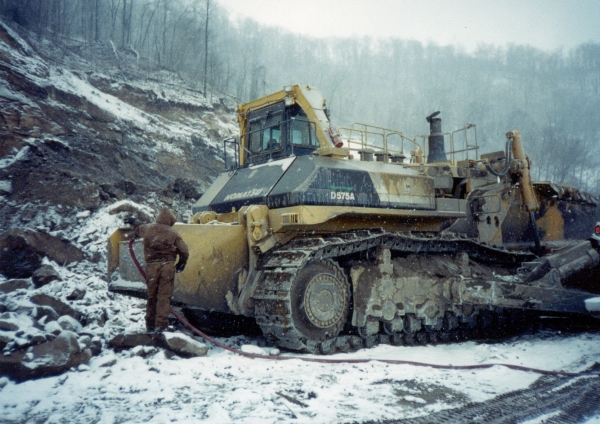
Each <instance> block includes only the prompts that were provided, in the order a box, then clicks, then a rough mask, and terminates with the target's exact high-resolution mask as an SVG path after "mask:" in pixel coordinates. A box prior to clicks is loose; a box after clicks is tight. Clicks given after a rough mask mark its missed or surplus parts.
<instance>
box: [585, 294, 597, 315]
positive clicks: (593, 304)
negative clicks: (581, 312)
mask: <svg viewBox="0 0 600 424" xmlns="http://www.w3.org/2000/svg"><path fill="white" fill-rule="evenodd" d="M585 309H587V310H588V311H590V312H600V297H593V298H591V299H586V300H585Z"/></svg>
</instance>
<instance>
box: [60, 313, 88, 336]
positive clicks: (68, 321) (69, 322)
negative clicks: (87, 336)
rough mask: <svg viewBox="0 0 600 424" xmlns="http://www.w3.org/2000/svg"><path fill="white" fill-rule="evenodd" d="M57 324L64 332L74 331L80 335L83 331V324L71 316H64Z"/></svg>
mask: <svg viewBox="0 0 600 424" xmlns="http://www.w3.org/2000/svg"><path fill="white" fill-rule="evenodd" d="M57 322H58V324H59V325H60V326H61V328H62V329H63V330H67V331H72V332H74V333H79V332H80V331H81V330H82V329H83V327H82V326H81V324H79V322H78V321H77V320H76V319H75V318H73V317H71V316H69V315H63V316H62V317H60V318H59V319H58V321H57Z"/></svg>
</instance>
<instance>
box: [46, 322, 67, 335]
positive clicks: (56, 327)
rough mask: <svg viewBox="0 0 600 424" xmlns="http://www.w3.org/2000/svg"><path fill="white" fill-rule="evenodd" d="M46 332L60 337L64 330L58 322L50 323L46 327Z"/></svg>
mask: <svg viewBox="0 0 600 424" xmlns="http://www.w3.org/2000/svg"><path fill="white" fill-rule="evenodd" d="M44 331H45V332H46V333H49V334H54V335H58V334H60V333H62V331H63V328H62V327H61V326H60V324H59V323H58V322H56V321H50V322H48V323H46V325H44Z"/></svg>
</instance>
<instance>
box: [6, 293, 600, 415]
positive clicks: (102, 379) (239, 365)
mask: <svg viewBox="0 0 600 424" xmlns="http://www.w3.org/2000/svg"><path fill="white" fill-rule="evenodd" d="M132 308H133V309H138V310H140V309H141V303H138V304H136V305H132ZM222 341H223V339H222ZM225 341H226V342H228V343H230V344H240V343H252V340H250V339H245V338H241V337H236V338H232V339H229V340H225ZM254 349H255V350H257V349H259V348H258V347H255V348H254ZM147 350H148V353H147V356H146V357H142V356H133V357H131V354H130V352H129V351H124V352H121V353H119V354H115V353H114V352H112V351H111V350H108V349H106V350H105V351H104V352H103V354H102V355H101V356H99V357H96V358H94V359H92V361H91V362H90V364H89V366H81V367H80V369H79V370H72V371H70V372H68V373H66V374H64V375H62V376H58V377H51V378H44V379H40V380H35V381H28V382H24V383H21V384H15V383H12V382H9V383H8V384H7V385H6V386H5V387H4V388H3V389H1V391H0V410H1V411H2V416H1V417H0V422H47V423H53V422H57V423H58V422H65V421H64V420H65V418H66V417H68V421H69V422H81V423H91V422H101V423H113V422H136V423H137V422H151V423H170V422H206V423H230V422H231V423H233V422H235V423H257V422H261V423H274V422H292V421H293V422H297V423H337V422H361V421H366V420H377V419H392V418H405V417H411V416H417V415H423V414H427V413H431V412H434V411H438V410H441V409H446V408H453V407H457V406H460V405H464V404H465V403H468V402H471V401H475V402H482V401H485V400H488V399H491V398H493V397H495V396H497V395H499V394H502V393H506V392H509V391H513V390H517V389H523V388H526V387H528V386H529V385H531V384H532V383H533V382H535V381H536V380H537V379H538V377H539V375H537V374H534V373H528V372H520V371H512V370H509V369H506V368H504V367H501V366H497V367H493V368H490V369H485V370H478V371H450V370H434V369H432V368H423V367H414V366H406V365H386V364H382V363H379V362H376V361H373V362H370V363H367V364H360V365H349V364H340V365H329V364H313V363H306V362H301V361H267V360H261V359H247V358H243V357H239V356H236V355H234V354H232V353H229V352H227V351H224V350H223V349H220V348H211V349H209V353H208V356H207V357H202V358H193V359H180V358H177V357H173V358H171V359H167V357H166V356H165V353H164V351H156V350H155V349H153V348H150V349H147ZM332 358H336V359H342V358H388V359H406V360H413V361H428V362H432V363H436V364H454V365H466V364H481V363H491V362H505V363H511V364H519V365H526V366H533V367H539V368H545V369H552V370H559V369H560V370H569V371H578V370H582V369H584V368H586V367H588V366H590V365H591V364H593V363H594V362H596V361H598V360H599V359H600V334H581V335H576V336H567V337H564V336H561V335H558V334H540V335H536V336H529V337H521V338H517V339H513V340H510V341H505V342H502V343H494V344H488V343H474V342H467V343H457V344H451V345H445V346H436V347H434V346H422V347H392V346H379V347H376V348H373V349H368V350H362V351H360V352H356V353H353V354H339V355H334V356H333V357H332ZM113 362H114V365H112V366H106V365H107V364H111V363H113ZM285 396H288V397H289V398H292V399H294V400H297V401H298V403H294V402H292V401H290V400H288V399H286V398H285ZM294 417H296V418H294ZM589 422H600V416H598V417H596V418H595V419H592V420H590V421H589Z"/></svg>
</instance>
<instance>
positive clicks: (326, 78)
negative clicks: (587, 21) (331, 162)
mask: <svg viewBox="0 0 600 424" xmlns="http://www.w3.org/2000/svg"><path fill="white" fill-rule="evenodd" d="M209 1H210V2H209ZM0 13H1V14H2V15H3V16H4V17H5V19H7V20H8V21H11V22H14V23H18V24H20V25H23V26H26V27H28V28H29V29H32V30H34V31H35V32H37V33H39V34H43V35H44V36H49V37H51V38H53V39H55V40H57V41H58V40H60V41H61V42H67V44H68V45H69V48H72V49H77V51H78V52H79V54H82V55H83V56H84V57H86V58H87V60H88V61H89V64H90V68H91V69H92V70H94V69H97V68H99V67H100V65H101V64H100V63H99V59H98V58H97V57H95V56H94V46H95V45H97V44H98V43H103V44H105V45H112V46H113V51H114V65H113V66H114V68H115V69H120V68H121V67H122V68H123V72H125V67H124V66H123V64H124V63H125V62H127V64H128V65H129V66H128V67H127V69H131V68H132V67H133V69H135V70H136V72H137V73H138V74H139V76H140V77H141V78H144V77H145V76H146V77H147V76H148V75H149V74H150V72H149V71H151V70H152V71H155V70H159V69H166V70H170V71H173V72H177V73H178V74H179V75H180V76H181V77H182V78H184V79H185V80H186V81H188V82H189V83H190V84H192V85H193V86H195V88H197V89H198V90H201V91H203V92H204V93H205V94H206V95H207V96H211V95H212V94H215V93H216V94H219V95H220V94H229V95H231V96H233V97H234V98H235V99H237V101H247V100H249V99H253V98H256V97H259V96H262V95H265V94H268V93H270V92H273V91H278V90H281V89H282V88H283V86H284V85H289V84H293V83H303V84H309V85H313V86H316V87H319V88H320V89H321V90H322V91H323V93H324V95H325V97H326V98H327V99H328V105H329V108H330V109H331V112H332V121H333V123H334V125H337V126H347V125H351V124H352V123H353V122H356V121H360V122H366V123H370V124H373V125H378V126H382V127H386V128H392V129H397V130H400V131H402V132H403V133H404V134H407V135H409V136H411V137H412V136H414V135H417V134H423V133H426V132H427V131H428V126H427V123H426V121H425V117H426V116H427V115H429V114H430V113H432V112H434V111H437V110H440V111H441V115H440V116H441V117H442V119H443V122H444V130H445V131H452V130H454V129H457V128H460V127H463V126H464V125H465V124H467V123H473V124H476V125H477V134H478V140H479V144H480V145H481V146H482V151H483V152H485V151H489V150H501V149H502V148H503V147H504V142H505V136H504V135H505V133H506V132H508V131H511V130H514V129H520V130H521V132H522V134H523V138H524V143H525V147H526V150H527V151H528V153H529V155H530V156H531V159H532V161H533V168H534V177H535V178H536V179H540V180H548V179H550V180H553V181H555V182H557V183H565V184H572V185H576V186H579V187H580V188H581V189H583V190H587V191H591V192H593V193H596V194H597V193H599V192H600V173H599V172H598V169H599V167H600V158H599V155H597V154H596V153H595V152H596V151H597V149H598V148H599V147H600V143H599V136H600V127H599V126H598V124H597V119H598V118H597V111H598V109H599V108H598V106H599V105H600V94H599V88H600V44H599V43H597V42H586V43H583V44H580V45H577V46H575V47H571V48H557V49H547V48H545V49H542V48H539V47H532V46H530V45H526V44H525V43H526V41H524V42H523V43H518V42H512V43H511V44H508V45H505V46H500V45H497V44H481V43H479V44H478V45H477V47H471V48H468V49H467V48H465V47H464V46H461V45H456V46H455V45H452V44H441V43H440V44H436V43H434V42H432V41H431V42H423V41H416V40H410V39H408V38H379V37H368V36H359V35H356V36H346V37H342V36H338V37H327V38H317V37H314V36H308V35H303V34H299V33H294V32H291V31H288V30H285V29H282V28H281V27H274V26H266V25H261V24H259V23H258V22H256V21H253V20H250V19H243V18H242V19H240V18H238V19H236V20H231V19H229V15H228V11H227V10H226V9H224V8H223V7H222V6H221V5H220V3H216V2H215V1H214V0H203V1H195V0H194V1H192V0H47V1H40V0H38V1H35V0H27V1H23V0H0ZM506 30H507V31H509V30H510V29H509V28H506ZM559 34H560V32H559ZM450 41H452V39H451V40H450ZM102 65H103V66H106V64H105V63H103V64H102Z"/></svg>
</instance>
